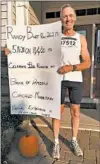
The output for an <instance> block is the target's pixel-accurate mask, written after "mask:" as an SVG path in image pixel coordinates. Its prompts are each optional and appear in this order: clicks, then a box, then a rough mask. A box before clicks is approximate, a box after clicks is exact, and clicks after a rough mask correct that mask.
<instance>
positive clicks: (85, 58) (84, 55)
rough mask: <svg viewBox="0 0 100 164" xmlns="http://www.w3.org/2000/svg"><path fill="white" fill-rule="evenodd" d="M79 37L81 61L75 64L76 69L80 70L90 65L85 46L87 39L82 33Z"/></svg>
mask: <svg viewBox="0 0 100 164" xmlns="http://www.w3.org/2000/svg"><path fill="white" fill-rule="evenodd" d="M80 38H81V57H82V63H80V64H77V65H76V71H82V70H84V69H87V68H89V67H90V66H91V60H90V54H89V51H88V48H87V41H86V39H85V37H84V36H83V35H81V36H80Z"/></svg>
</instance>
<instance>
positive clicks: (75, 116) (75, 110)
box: [70, 104, 80, 138]
mask: <svg viewBox="0 0 100 164" xmlns="http://www.w3.org/2000/svg"><path fill="white" fill-rule="evenodd" d="M70 112H71V126H72V137H76V138H77V135H78V129H79V121H80V105H79V104H71V105H70Z"/></svg>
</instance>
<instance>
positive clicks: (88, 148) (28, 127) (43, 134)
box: [4, 117, 100, 164]
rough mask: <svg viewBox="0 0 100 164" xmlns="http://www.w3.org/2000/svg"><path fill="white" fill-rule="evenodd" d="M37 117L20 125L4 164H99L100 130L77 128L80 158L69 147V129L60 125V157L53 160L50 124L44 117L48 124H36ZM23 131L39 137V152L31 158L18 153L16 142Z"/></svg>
mask: <svg viewBox="0 0 100 164" xmlns="http://www.w3.org/2000/svg"><path fill="white" fill-rule="evenodd" d="M37 119H38V117H37V118H36V119H33V121H32V122H31V124H29V122H28V121H26V122H23V124H21V125H20V129H19V130H17V131H16V134H15V136H14V139H13V141H12V145H11V151H10V153H9V154H8V155H7V161H5V162H6V163H4V164H100V131H98V130H97V131H95V130H89V129H88V130H85V129H84V130H83V129H82V130H81V129H80V130H79V133H78V142H79V144H80V147H81V148H82V150H83V158H80V157H77V156H75V155H74V154H73V152H72V151H71V149H70V147H69V142H70V139H71V129H70V128H68V127H67V128H65V127H62V128H61V130H60V136H59V138H60V155H61V158H60V160H54V159H53V158H52V155H51V154H52V148H53V143H54V138H53V132H52V124H51V123H50V122H49V121H48V120H47V119H46V121H45V123H46V124H48V126H44V127H43V126H42V125H41V126H37V124H36V120H37ZM44 120H45V118H44ZM37 123H38V122H37ZM25 131H28V132H29V133H30V134H31V135H35V136H37V137H38V139H39V153H38V154H37V155H36V156H35V157H33V158H25V157H23V156H21V155H20V151H19V148H18V143H19V139H20V137H21V136H23V135H25V134H26V133H25Z"/></svg>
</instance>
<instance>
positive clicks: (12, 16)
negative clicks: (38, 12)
mask: <svg viewBox="0 0 100 164" xmlns="http://www.w3.org/2000/svg"><path fill="white" fill-rule="evenodd" d="M0 5H1V47H2V48H3V47H5V44H6V25H7V24H8V23H9V22H10V23H11V24H13V25H14V24H16V7H15V6H16V2H15V1H13V2H1V4H0ZM10 5H11V6H10ZM9 7H10V9H11V10H10V11H9V12H8V9H9ZM9 20H10V21H9Z"/></svg>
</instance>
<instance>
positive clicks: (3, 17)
mask: <svg viewBox="0 0 100 164" xmlns="http://www.w3.org/2000/svg"><path fill="white" fill-rule="evenodd" d="M0 8H1V25H0V26H1V27H0V28H1V46H2V47H4V46H5V44H6V27H5V26H6V24H7V21H8V19H7V8H8V6H7V2H1V4H0Z"/></svg>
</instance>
